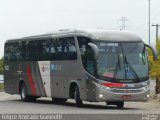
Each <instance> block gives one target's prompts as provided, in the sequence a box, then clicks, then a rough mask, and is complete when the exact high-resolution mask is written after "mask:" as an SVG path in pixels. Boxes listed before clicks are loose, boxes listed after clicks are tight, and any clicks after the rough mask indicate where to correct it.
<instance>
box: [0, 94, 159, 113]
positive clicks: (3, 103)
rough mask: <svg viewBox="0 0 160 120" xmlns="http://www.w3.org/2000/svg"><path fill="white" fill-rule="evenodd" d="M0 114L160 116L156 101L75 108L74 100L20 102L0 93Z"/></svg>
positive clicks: (87, 104)
mask: <svg viewBox="0 0 160 120" xmlns="http://www.w3.org/2000/svg"><path fill="white" fill-rule="evenodd" d="M0 113H30V114H32V113H49V114H54V113H61V114H115V113H118V114H146V113H151V114H160V102H158V100H157V99H152V100H149V101H148V102H126V103H125V106H124V108H123V109H118V108H117V107H115V106H106V105H105V103H103V102H100V103H95V102H92V103H91V102H84V105H83V107H81V108H77V107H75V102H74V100H68V101H67V102H66V103H62V104H53V103H52V101H51V98H39V99H37V101H36V102H21V101H20V97H19V96H18V95H9V94H6V93H4V92H0Z"/></svg>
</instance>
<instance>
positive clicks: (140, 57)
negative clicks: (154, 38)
mask: <svg viewBox="0 0 160 120" xmlns="http://www.w3.org/2000/svg"><path fill="white" fill-rule="evenodd" d="M95 44H96V45H97V46H98V48H99V60H98V61H97V63H98V65H97V68H98V74H99V76H101V77H104V78H110V79H112V80H119V82H123V81H125V82H127V81H128V82H129V81H131V80H136V81H139V80H141V79H142V78H146V77H148V61H147V55H146V51H145V47H144V44H143V43H142V42H132V43H127V42H126V43H125V42H123V43H122V42H119V43H118V42H117V43H111V42H110V43H109V42H104V41H97V42H95Z"/></svg>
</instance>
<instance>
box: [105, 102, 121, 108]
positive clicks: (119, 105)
mask: <svg viewBox="0 0 160 120" xmlns="http://www.w3.org/2000/svg"><path fill="white" fill-rule="evenodd" d="M106 105H116V106H117V107H118V108H123V107H124V101H115V102H114V101H113V102H106Z"/></svg>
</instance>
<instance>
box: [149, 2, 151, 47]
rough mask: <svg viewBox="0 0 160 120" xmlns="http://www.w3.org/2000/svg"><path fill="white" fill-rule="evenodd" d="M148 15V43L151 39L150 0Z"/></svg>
mask: <svg viewBox="0 0 160 120" xmlns="http://www.w3.org/2000/svg"><path fill="white" fill-rule="evenodd" d="M148 10H149V15H148V17H149V22H148V24H149V25H148V29H149V44H150V39H151V36H150V35H151V0H149V9H148Z"/></svg>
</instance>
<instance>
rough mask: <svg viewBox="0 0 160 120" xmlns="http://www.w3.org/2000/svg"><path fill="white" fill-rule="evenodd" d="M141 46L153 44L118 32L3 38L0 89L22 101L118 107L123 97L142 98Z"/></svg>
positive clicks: (145, 77)
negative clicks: (1, 82) (69, 101)
mask: <svg viewBox="0 0 160 120" xmlns="http://www.w3.org/2000/svg"><path fill="white" fill-rule="evenodd" d="M146 48H150V49H151V51H152V53H153V59H154V60H156V59H157V52H156V49H155V48H154V47H153V46H150V45H147V44H145V43H144V42H143V40H142V39H141V38H140V37H138V36H136V35H134V34H132V33H130V32H124V31H108V30H68V29H66V30H60V31H57V32H54V33H49V34H42V35H37V36H30V37H24V38H19V39H12V40H7V41H6V43H5V49H4V85H5V92H7V93H9V94H20V96H21V100H22V101H35V100H36V99H37V98H40V97H51V98H52V100H53V101H54V102H66V101H67V99H75V103H76V106H77V107H80V106H82V102H83V101H90V102H106V104H107V105H116V106H117V107H118V108H123V107H124V101H147V100H148V98H149V87H150V86H149V70H148V69H149V67H148V59H147V51H146Z"/></svg>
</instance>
